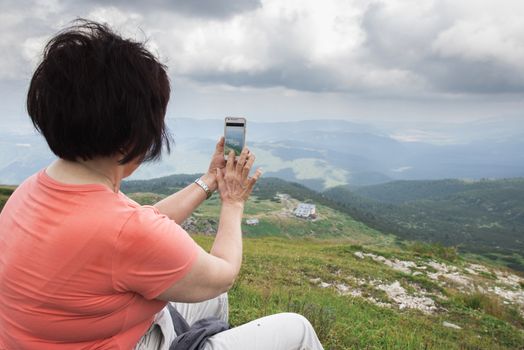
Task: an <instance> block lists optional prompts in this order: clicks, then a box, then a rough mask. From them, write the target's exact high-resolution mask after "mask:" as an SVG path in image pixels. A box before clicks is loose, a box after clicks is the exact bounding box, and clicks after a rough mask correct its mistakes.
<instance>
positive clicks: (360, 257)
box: [354, 252, 364, 259]
mask: <svg viewBox="0 0 524 350" xmlns="http://www.w3.org/2000/svg"><path fill="white" fill-rule="evenodd" d="M354 255H355V256H356V257H357V258H359V259H364V254H362V252H355V253H354Z"/></svg>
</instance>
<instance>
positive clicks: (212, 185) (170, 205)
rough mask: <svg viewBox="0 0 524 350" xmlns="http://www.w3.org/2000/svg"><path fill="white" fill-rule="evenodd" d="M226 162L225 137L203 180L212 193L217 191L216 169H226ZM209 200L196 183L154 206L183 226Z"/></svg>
mask: <svg viewBox="0 0 524 350" xmlns="http://www.w3.org/2000/svg"><path fill="white" fill-rule="evenodd" d="M225 166H226V161H225V159H224V137H221V138H220V140H218V142H217V145H216V147H215V153H214V154H213V157H212V158H211V164H210V165H209V170H208V172H207V173H206V174H204V175H203V176H202V177H201V179H202V181H204V182H205V183H206V185H207V186H208V187H209V189H210V190H211V192H214V191H215V190H216V189H217V186H218V185H217V180H216V168H221V169H222V168H224V167H225ZM206 198H207V194H206V192H205V191H204V190H203V189H202V188H201V187H200V186H199V185H197V184H196V183H192V184H190V185H189V186H186V187H185V188H183V189H181V190H180V191H178V192H176V193H173V194H172V195H170V196H168V197H166V198H164V199H162V200H161V201H159V202H158V203H156V204H155V205H154V206H155V207H156V208H157V209H158V211H159V212H161V213H162V214H165V215H167V216H168V217H169V218H170V219H171V220H174V221H175V222H176V223H177V224H182V222H184V220H186V219H187V218H188V217H189V216H190V215H191V213H193V211H195V209H196V208H198V206H199V205H200V204H202V202H203V201H204V200H205V199H206Z"/></svg>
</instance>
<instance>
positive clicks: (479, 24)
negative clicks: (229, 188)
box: [0, 0, 524, 128]
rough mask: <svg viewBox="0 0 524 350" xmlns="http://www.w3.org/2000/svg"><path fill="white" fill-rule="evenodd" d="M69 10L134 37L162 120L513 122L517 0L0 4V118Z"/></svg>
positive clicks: (22, 120)
mask: <svg viewBox="0 0 524 350" xmlns="http://www.w3.org/2000/svg"><path fill="white" fill-rule="evenodd" d="M76 17H85V18H89V19H94V20H98V21H103V22H107V23H108V24H110V25H111V26H112V27H113V28H114V29H116V30H117V31H119V32H120V33H121V34H122V35H124V36H126V37H131V38H134V39H136V40H145V39H147V40H148V47H149V48H150V49H151V50H153V51H154V52H155V53H156V54H157V55H158V56H159V57H160V59H161V61H163V62H164V63H166V64H167V65H168V67H169V72H170V78H171V82H172V85H173V90H174V91H173V95H172V99H171V101H170V109H169V112H168V113H169V116H170V117H191V118H222V117H223V116H225V115H245V116H247V117H248V118H249V119H251V120H256V121H265V120H267V121H276V120H300V119H322V118H331V119H347V120H353V121H365V122H370V123H375V124H377V123H378V124H388V123H389V124H395V123H408V124H409V123H411V124H413V125H419V124H426V125H431V124H432V123H433V124H434V123H439V122H446V123H451V122H453V123H456V122H468V121H472V120H477V119H498V120H506V119H507V120H510V119H513V120H516V119H523V118H524V112H523V111H524V97H523V96H524V20H522V18H524V1H521V0H498V1H494V0H491V1H486V0H461V1H456V0H376V1H360V0H324V1H318V0H317V1H315V0H260V1H257V0H235V1H225V0H178V1H177V0H171V1H161V0H152V1H138V0H128V1H124V0H120V1H112V2H111V1H102V0H91V1H80V0H69V1H65V0H62V1H60V0H36V1H35V0H33V1H30V0H28V1H5V0H0V52H1V54H0V96H1V102H2V103H1V105H0V123H1V125H2V127H3V128H10V127H11V128H23V127H29V124H28V122H27V120H28V118H27V115H26V112H25V109H24V108H25V105H24V98H25V93H26V90H27V86H28V82H29V80H30V78H31V75H32V72H33V70H34V68H35V66H36V64H37V62H38V60H39V58H40V55H41V52H42V48H43V46H44V45H45V43H46V41H47V40H48V39H49V38H50V37H51V36H52V35H53V34H54V33H56V32H57V31H58V30H60V29H61V28H63V27H64V26H66V25H67V24H68V23H69V22H70V21H71V20H73V19H75V18H76Z"/></svg>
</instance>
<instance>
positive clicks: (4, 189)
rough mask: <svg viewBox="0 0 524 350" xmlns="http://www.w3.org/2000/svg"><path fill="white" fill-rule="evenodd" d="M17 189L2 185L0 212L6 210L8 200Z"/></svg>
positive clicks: (0, 186)
mask: <svg viewBox="0 0 524 350" xmlns="http://www.w3.org/2000/svg"><path fill="white" fill-rule="evenodd" d="M15 189H16V186H9V185H0V211H2V209H3V208H4V205H5V203H6V202H7V199H8V198H9V196H11V194H12V193H13V192H14V190H15Z"/></svg>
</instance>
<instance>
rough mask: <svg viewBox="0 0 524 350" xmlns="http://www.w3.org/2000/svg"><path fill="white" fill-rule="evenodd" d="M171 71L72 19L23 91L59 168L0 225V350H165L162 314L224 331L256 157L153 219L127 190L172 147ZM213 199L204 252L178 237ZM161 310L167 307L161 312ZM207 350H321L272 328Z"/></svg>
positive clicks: (227, 167) (250, 329) (167, 339)
mask: <svg viewBox="0 0 524 350" xmlns="http://www.w3.org/2000/svg"><path fill="white" fill-rule="evenodd" d="M169 95H170V87H169V80H168V77H167V74H166V71H165V66H164V65H162V64H161V63H159V62H158V61H157V59H156V58H155V57H154V56H153V55H152V54H151V53H150V52H148V51H147V50H146V49H145V48H144V46H143V45H142V44H141V43H137V42H133V41H131V40H127V39H123V38H121V37H120V36H118V35H116V34H115V33H113V32H112V31H111V30H110V29H109V28H108V27H107V26H105V25H101V24H98V23H95V22H90V21H85V20H80V21H79V22H78V23H77V24H76V25H74V26H72V27H70V28H67V29H66V30H64V31H62V32H60V33H59V34H58V35H57V36H55V37H54V38H53V39H51V41H50V42H49V43H48V44H47V45H46V48H45V50H44V55H43V60H42V62H41V63H40V65H39V66H38V68H37V69H36V71H35V73H34V75H33V78H32V80H31V84H30V87H29V92H28V98H27V108H28V112H29V115H30V117H31V120H32V122H33V124H34V126H35V127H36V129H37V130H38V131H40V132H41V133H42V134H43V136H44V137H45V139H46V141H47V143H48V145H49V147H50V149H51V150H52V151H53V152H54V153H55V154H56V155H57V156H58V159H57V160H56V161H54V162H53V163H52V164H50V165H49V166H47V167H46V168H44V169H41V170H40V171H38V172H37V173H36V174H34V175H32V176H31V177H29V178H28V179H26V180H25V181H24V182H23V183H22V184H20V186H19V187H18V188H17V189H16V191H15V192H14V193H13V194H12V196H11V197H10V199H9V200H8V202H7V203H6V205H5V207H4V209H3V211H2V213H1V214H0V251H1V252H2V253H1V255H0V348H1V349H95V348H96V349H132V348H134V347H136V348H138V349H167V348H169V345H170V344H171V342H172V341H173V339H174V338H175V337H176V336H177V334H175V329H174V326H173V320H172V319H171V318H170V317H169V315H171V314H172V313H170V312H169V310H171V311H172V310H173V309H174V310H177V311H178V314H179V315H182V316H183V317H184V318H185V320H186V321H187V322H188V323H189V325H191V324H193V323H195V321H197V320H199V319H201V318H206V317H210V316H216V317H218V318H220V319H222V320H224V321H227V293H226V292H227V290H228V289H229V288H230V287H231V286H232V285H233V283H234V281H235V278H236V277H237V275H238V273H239V269H240V265H241V260H242V240H241V226H240V224H241V218H242V213H243V208H244V203H245V201H246V200H247V199H248V197H249V195H250V193H251V191H252V189H253V186H254V185H255V183H256V181H257V180H258V178H259V176H260V175H261V173H260V171H259V170H257V171H256V172H255V174H254V175H253V176H252V177H249V172H250V170H251V167H252V166H253V163H254V161H255V156H254V155H253V154H252V153H251V152H250V151H249V150H248V149H247V148H246V149H244V150H243V151H242V154H241V156H240V158H239V159H238V161H235V157H234V156H233V154H230V155H229V158H228V159H227V162H226V161H224V159H223V156H222V152H223V147H224V140H223V139H220V141H219V142H218V143H217V146H216V150H215V153H214V155H213V157H212V160H211V163H210V166H209V169H208V171H207V172H206V173H205V174H204V175H203V176H202V177H201V178H200V181H198V183H193V184H191V185H189V186H187V187H186V188H184V189H182V190H181V191H179V192H177V193H175V194H173V195H171V196H169V197H167V198H165V199H163V200H162V201H160V202H158V203H157V204H155V205H154V206H151V205H144V206H140V205H139V204H138V203H136V202H134V201H132V200H131V199H129V198H128V197H126V196H125V195H124V194H123V193H122V192H120V190H119V188H120V184H121V181H122V179H123V178H125V177H127V176H129V175H131V174H132V173H133V171H135V170H136V169H137V168H138V167H139V166H140V164H141V163H143V162H147V161H151V160H155V159H158V158H159V157H160V155H161V151H162V146H163V145H165V146H166V147H167V150H168V151H170V147H169V133H168V132H167V131H166V128H165V124H164V117H165V113H166V107H167V103H168V100H169ZM217 189H218V191H219V193H220V199H221V212H220V222H219V226H218V231H217V235H216V238H215V241H214V243H213V247H212V248H211V251H210V252H209V253H207V252H206V251H204V250H203V249H202V248H201V247H200V246H198V245H197V244H196V243H195V242H194V241H193V240H192V238H191V237H190V236H189V235H188V234H187V232H185V231H184V230H183V229H182V228H181V227H180V226H179V225H178V224H179V223H181V222H182V221H184V220H185V219H186V218H187V217H188V216H189V215H190V214H191V213H192V212H193V211H194V210H195V209H196V208H197V207H198V206H199V205H200V204H201V203H202V202H203V201H204V200H205V199H206V198H207V197H208V195H209V194H210V193H212V192H213V191H215V190H217ZM168 307H169V308H168ZM203 348H205V349H321V348H322V346H321V345H320V342H319V341H318V338H317V336H316V334H315V331H314V330H313V328H312V327H311V324H310V323H309V322H308V321H307V320H306V319H305V318H304V317H302V316H300V315H297V314H293V313H282V314H276V315H271V316H268V317H264V318H261V319H259V320H255V321H252V322H249V323H247V324H245V325H242V326H239V327H236V328H233V329H229V330H225V331H223V332H219V333H216V334H215V335H213V336H210V337H209V338H207V340H206V341H205V343H204V347H203Z"/></svg>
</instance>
